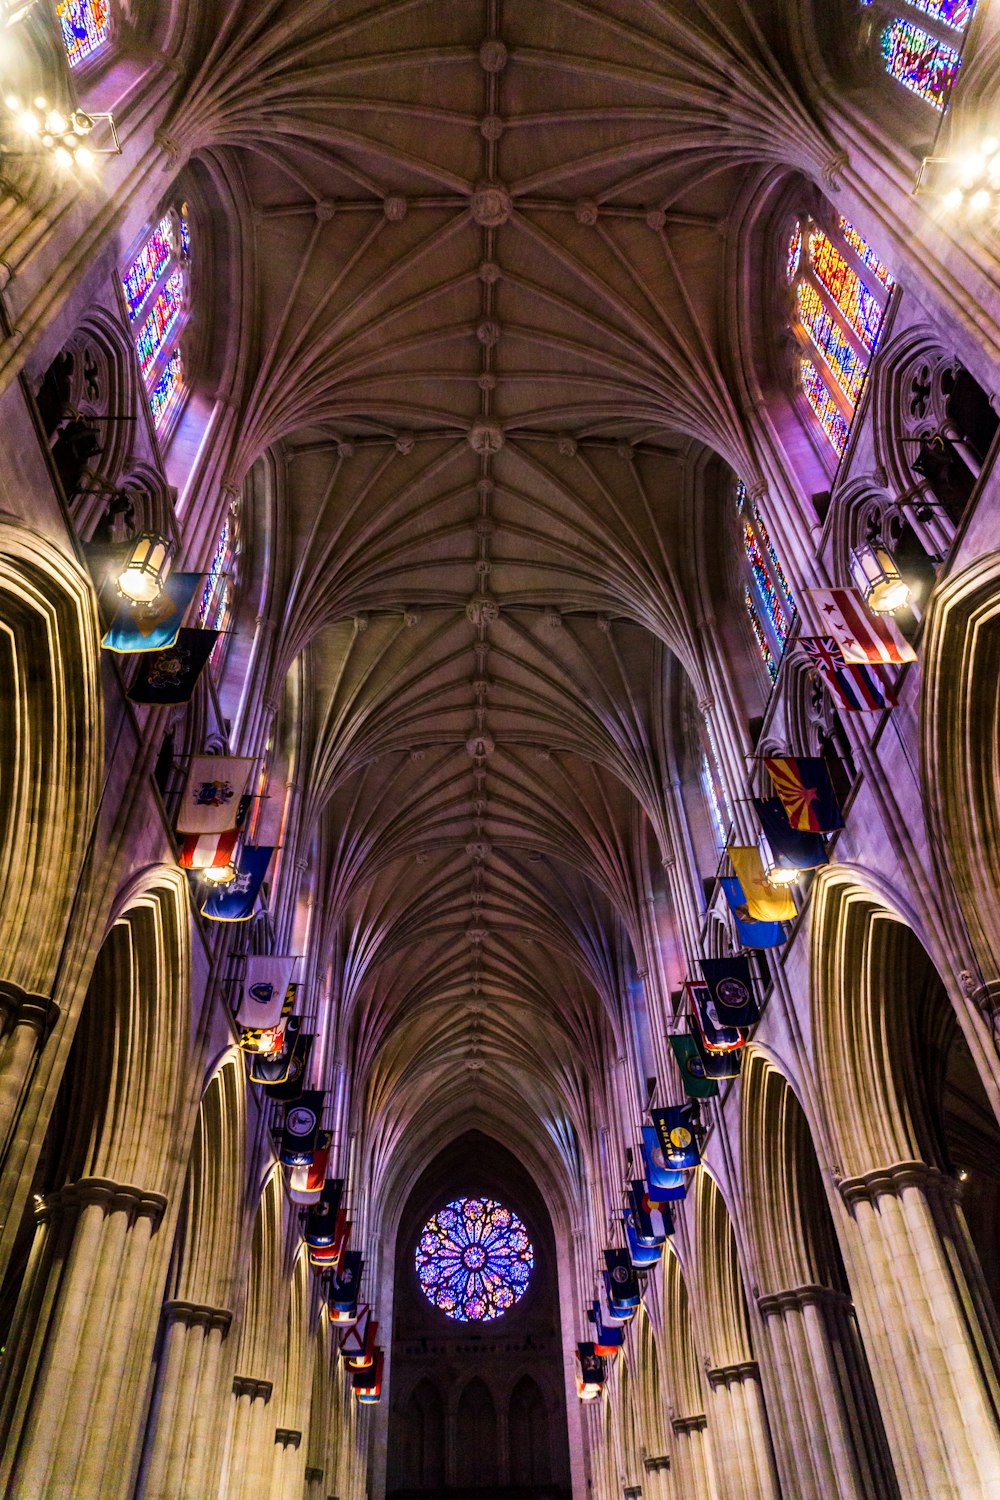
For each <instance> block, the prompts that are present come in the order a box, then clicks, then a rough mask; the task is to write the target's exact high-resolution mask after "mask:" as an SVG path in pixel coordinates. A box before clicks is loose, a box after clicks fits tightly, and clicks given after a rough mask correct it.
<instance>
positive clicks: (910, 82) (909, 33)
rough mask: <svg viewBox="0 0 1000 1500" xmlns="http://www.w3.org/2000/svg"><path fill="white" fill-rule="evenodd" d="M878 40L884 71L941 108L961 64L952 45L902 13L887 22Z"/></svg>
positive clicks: (929, 102)
mask: <svg viewBox="0 0 1000 1500" xmlns="http://www.w3.org/2000/svg"><path fill="white" fill-rule="evenodd" d="M881 44H882V60H883V63H884V64H885V70H886V72H887V73H889V74H891V76H892V77H893V78H895V79H896V80H897V81H898V82H899V83H901V84H902V85H903V87H904V88H907V89H909V90H910V92H911V93H913V94H916V95H918V97H919V98H921V99H925V100H926V101H927V103H928V104H932V105H933V106H934V108H935V109H939V110H943V109H944V107H945V105H946V104H947V103H948V96H949V94H950V93H951V90H952V86H953V85H954V82H955V79H956V78H957V77H958V70H959V68H960V67H961V65H962V59H961V57H960V56H959V54H958V53H957V52H956V51H955V49H954V47H949V46H948V45H947V44H946V43H945V42H939V41H938V40H937V38H936V37H933V36H931V35H930V34H929V33H928V32H926V31H924V29H923V28H922V27H921V26H915V25H914V23H913V22H912V21H904V20H903V18H902V16H896V17H895V19H894V20H892V21H890V22H889V24H888V26H887V27H886V28H885V30H884V31H883V32H882V43H881Z"/></svg>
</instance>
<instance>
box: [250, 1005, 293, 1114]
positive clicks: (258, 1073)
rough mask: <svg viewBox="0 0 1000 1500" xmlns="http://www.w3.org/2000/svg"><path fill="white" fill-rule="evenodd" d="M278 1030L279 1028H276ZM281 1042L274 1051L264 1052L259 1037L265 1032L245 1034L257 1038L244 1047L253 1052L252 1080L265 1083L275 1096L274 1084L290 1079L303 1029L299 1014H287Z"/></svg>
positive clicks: (251, 1063) (251, 1061) (251, 1064)
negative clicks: (296, 1048)
mask: <svg viewBox="0 0 1000 1500" xmlns="http://www.w3.org/2000/svg"><path fill="white" fill-rule="evenodd" d="M275 1029H276V1030H277V1029H278V1028H275ZM280 1029H281V1033H282V1036H281V1044H280V1046H279V1047H277V1048H276V1049H275V1050H274V1051H267V1052H262V1051H261V1049H260V1044H259V1038H260V1036H261V1035H263V1034H264V1033H260V1032H244V1033H243V1035H244V1036H248V1037H252V1038H255V1039H256V1040H254V1041H253V1042H252V1043H250V1044H248V1045H247V1046H245V1047H244V1051H246V1052H249V1053H251V1059H250V1082H251V1083H263V1084H264V1085H266V1087H267V1088H268V1089H269V1091H270V1092H271V1095H272V1098H273V1097H274V1086H275V1085H277V1084H279V1083H286V1082H287V1081H288V1076H289V1072H290V1070H291V1066H292V1060H293V1058H294V1056H295V1047H296V1043H297V1042H298V1039H299V1033H300V1031H301V1029H302V1022H301V1021H300V1020H299V1018H298V1016H287V1017H286V1019H285V1021H284V1022H283V1024H282V1027H281V1028H280ZM240 1046H241V1047H242V1046H243V1038H242V1036H241V1038H240Z"/></svg>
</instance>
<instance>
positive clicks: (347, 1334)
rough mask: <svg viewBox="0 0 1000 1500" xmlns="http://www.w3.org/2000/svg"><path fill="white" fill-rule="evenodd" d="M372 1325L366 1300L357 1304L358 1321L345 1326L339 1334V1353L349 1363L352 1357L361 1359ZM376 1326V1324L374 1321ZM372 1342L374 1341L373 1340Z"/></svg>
mask: <svg viewBox="0 0 1000 1500" xmlns="http://www.w3.org/2000/svg"><path fill="white" fill-rule="evenodd" d="M371 1326H372V1310H371V1307H370V1306H369V1305H368V1303H367V1302H360V1303H359V1304H358V1321H357V1322H356V1323H355V1324H353V1326H352V1327H350V1328H345V1329H344V1332H343V1333H342V1334H341V1335H340V1353H341V1355H342V1356H343V1358H344V1359H345V1360H346V1361H347V1362H348V1364H349V1363H350V1361H351V1360H354V1359H362V1358H363V1357H364V1354H365V1350H366V1348H367V1343H368V1334H369V1332H370V1330H371ZM375 1326H376V1328H377V1327H378V1324H377V1323H376V1325H375ZM373 1342H374V1341H373Z"/></svg>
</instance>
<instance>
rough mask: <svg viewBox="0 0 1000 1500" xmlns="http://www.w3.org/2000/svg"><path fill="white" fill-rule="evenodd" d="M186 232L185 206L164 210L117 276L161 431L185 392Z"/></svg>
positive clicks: (188, 242)
mask: <svg viewBox="0 0 1000 1500" xmlns="http://www.w3.org/2000/svg"><path fill="white" fill-rule="evenodd" d="M190 258H191V236H190V228H189V225H188V218H187V208H186V206H182V207H181V208H180V210H179V211H178V210H175V209H170V210H168V212H167V213H165V214H164V215H163V217H162V218H161V219H160V221H159V223H158V224H157V225H156V227H155V228H154V229H153V231H152V233H151V234H150V235H149V236H148V238H147V239H146V240H145V241H144V242H143V244H142V246H141V247H140V249H139V250H138V252H137V254H136V255H135V257H134V258H133V260H132V261H131V262H130V264H129V266H128V268H127V270H126V271H125V274H124V275H123V277H122V289H123V291H124V293H125V302H126V305H127V307H128V315H129V320H130V322H131V324H132V328H133V337H134V341H135V348H136V353H137V355H138V357H139V369H140V371H141V373H142V378H143V382H144V384H145V387H146V392H147V395H148V397H149V406H150V411H151V412H152V414H153V423H154V425H155V427H156V431H157V433H159V434H162V433H164V432H165V431H166V429H167V426H168V424H169V421H170V418H171V415H172V414H173V413H174V412H175V411H176V409H177V408H178V406H179V404H180V401H181V399H182V397H183V395H184V393H185V389H186V382H185V369H184V354H183V350H182V348H181V335H182V333H183V331H184V325H185V323H186V321H187V316H188V308H189V305H190V301H189V292H190V287H189V279H190Z"/></svg>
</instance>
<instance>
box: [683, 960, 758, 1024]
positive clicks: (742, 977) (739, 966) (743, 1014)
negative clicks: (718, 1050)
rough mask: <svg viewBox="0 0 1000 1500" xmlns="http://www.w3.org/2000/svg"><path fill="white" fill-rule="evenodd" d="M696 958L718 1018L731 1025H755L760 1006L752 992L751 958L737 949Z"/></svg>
mask: <svg viewBox="0 0 1000 1500" xmlns="http://www.w3.org/2000/svg"><path fill="white" fill-rule="evenodd" d="M698 962H699V963H700V964H701V972H702V973H703V974H704V976H705V984H706V985H707V987H708V989H709V992H710V994H711V996H712V1000H713V1001H714V1003H715V1008H716V1014H717V1015H718V1017H719V1020H720V1021H725V1022H726V1023H728V1024H729V1025H731V1026H756V1024H757V1022H758V1021H759V1020H760V1006H759V1005H758V1004H757V999H756V996H755V994H754V982H753V972H752V970H751V968H750V960H749V959H748V958H747V957H745V956H744V955H743V954H741V953H737V954H733V955H732V956H731V957H729V958H702V959H699V960H698ZM705 1040H706V1041H708V1038H707V1037H706V1038H705ZM710 1045H711V1044H710Z"/></svg>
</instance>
